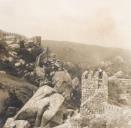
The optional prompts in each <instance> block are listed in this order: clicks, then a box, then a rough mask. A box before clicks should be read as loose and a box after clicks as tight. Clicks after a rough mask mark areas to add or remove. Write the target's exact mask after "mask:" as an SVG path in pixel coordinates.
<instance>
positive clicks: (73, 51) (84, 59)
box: [42, 40, 131, 72]
mask: <svg viewBox="0 0 131 128" xmlns="http://www.w3.org/2000/svg"><path fill="white" fill-rule="evenodd" d="M42 45H43V46H44V47H47V46H48V47H49V49H50V50H51V51H53V52H54V53H55V54H56V55H57V56H58V57H59V58H60V59H62V60H64V61H69V62H71V63H73V64H78V65H80V66H81V67H83V68H88V67H96V66H98V65H99V64H100V63H101V62H103V61H104V62H109V61H111V62H112V64H114V63H115V65H113V66H114V69H115V68H118V67H119V69H116V70H115V71H117V70H125V68H127V66H128V68H129V67H131V59H129V58H131V51H130V50H127V49H120V48H111V47H102V46H95V45H86V44H79V43H73V42H65V41H63V42H62V41H52V40H44V41H43V43H42ZM115 57H121V58H122V59H123V61H124V67H123V65H121V64H120V66H118V64H117V62H114V59H115ZM116 61H117V60H116ZM113 66H112V67H113ZM121 66H122V69H121ZM126 70H127V69H126ZM115 71H114V72H115Z"/></svg>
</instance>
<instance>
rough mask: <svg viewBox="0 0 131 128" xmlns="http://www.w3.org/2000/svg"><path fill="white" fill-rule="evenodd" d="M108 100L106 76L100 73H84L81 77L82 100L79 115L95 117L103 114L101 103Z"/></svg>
mask: <svg viewBox="0 0 131 128" xmlns="http://www.w3.org/2000/svg"><path fill="white" fill-rule="evenodd" d="M107 100H108V76H107V74H106V73H105V72H104V71H102V74H101V76H100V77H99V72H94V73H93V72H84V73H83V75H82V99H81V101H82V102H81V114H82V115H85V116H87V115H89V116H90V115H95V114H103V113H104V111H105V109H104V107H103V103H104V102H107Z"/></svg>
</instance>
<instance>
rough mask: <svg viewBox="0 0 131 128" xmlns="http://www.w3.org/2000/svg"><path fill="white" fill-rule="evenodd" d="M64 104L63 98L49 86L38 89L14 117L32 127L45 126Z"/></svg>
mask: <svg viewBox="0 0 131 128" xmlns="http://www.w3.org/2000/svg"><path fill="white" fill-rule="evenodd" d="M63 102H64V97H63V96H61V95H60V94H58V93H56V92H55V90H54V89H52V88H51V87H49V86H43V87H40V88H39V89H38V90H37V91H36V93H35V94H34V95H33V97H32V98H31V99H30V100H29V101H28V102H27V103H26V104H25V105H24V106H23V108H22V109H21V110H20V111H19V112H18V113H17V114H16V116H15V117H14V118H15V120H27V121H29V122H30V124H31V125H32V126H37V127H38V126H43V127H44V126H46V125H47V124H48V123H49V121H50V120H51V119H52V118H53V117H54V116H55V115H56V113H57V112H58V111H59V109H60V107H61V106H62V104H63Z"/></svg>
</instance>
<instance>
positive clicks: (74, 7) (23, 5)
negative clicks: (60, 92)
mask: <svg viewBox="0 0 131 128" xmlns="http://www.w3.org/2000/svg"><path fill="white" fill-rule="evenodd" d="M0 29H2V30H5V31H9V32H16V33H19V34H22V35H25V36H27V37H31V36H35V35H40V36H42V38H43V39H44V40H59V41H71V42H79V43H85V44H93V45H94V44H95V45H103V46H110V47H121V48H130V49H131V0H0Z"/></svg>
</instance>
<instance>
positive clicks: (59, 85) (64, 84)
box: [52, 71, 72, 98]
mask: <svg viewBox="0 0 131 128" xmlns="http://www.w3.org/2000/svg"><path fill="white" fill-rule="evenodd" d="M52 83H53V85H54V88H55V89H56V90H57V91H58V92H59V93H61V94H62V95H63V96H64V97H65V98H69V97H70V94H71V91H72V80H71V76H70V74H69V73H68V72H67V71H57V72H56V73H55V74H54V76H53V78H52Z"/></svg>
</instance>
